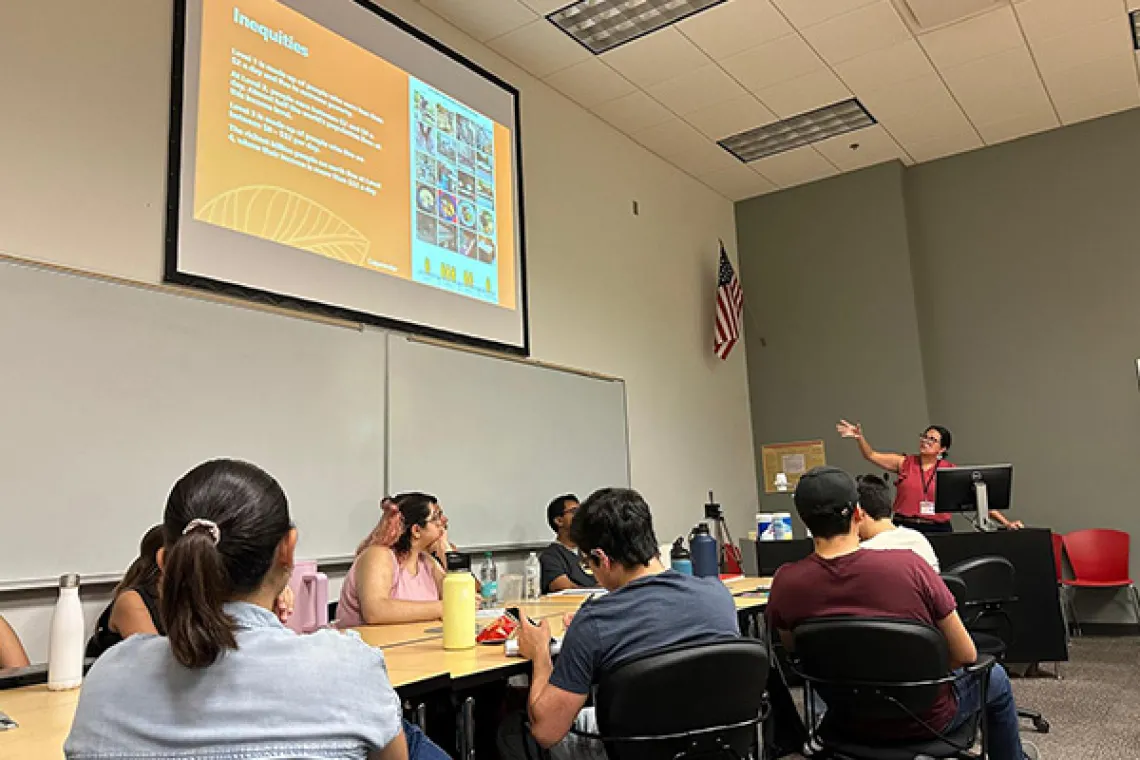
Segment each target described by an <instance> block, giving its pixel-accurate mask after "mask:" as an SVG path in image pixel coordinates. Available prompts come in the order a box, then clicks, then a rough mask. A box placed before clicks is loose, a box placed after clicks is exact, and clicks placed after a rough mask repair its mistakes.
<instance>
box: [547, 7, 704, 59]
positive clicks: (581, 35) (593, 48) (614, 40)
mask: <svg viewBox="0 0 1140 760" xmlns="http://www.w3.org/2000/svg"><path fill="white" fill-rule="evenodd" d="M723 2H725V0H578V2H576V3H574V4H572V5H568V6H566V7H565V8H562V9H561V10H557V11H554V13H551V14H550V15H549V16H547V17H546V18H548V19H549V20H550V22H551V23H552V24H554V25H555V26H557V27H558V28H559V29H561V30H562V31H564V32H566V33H567V34H569V35H570V36H571V37H573V38H574V39H576V40H577V41H578V42H580V43H582V44H583V45H585V46H586V48H587V49H588V50H590V52H592V53H594V54H595V55H597V54H599V53H604V52H605V51H607V50H613V49H614V48H616V47H617V46H618V45H624V44H625V43H627V42H631V41H633V40H635V39H637V38H638V37H642V36H644V35H646V34H649V33H650V32H655V31H657V30H658V29H661V28H662V27H666V26H669V25H670V24H675V23H676V22H678V21H680V20H681V19H683V18H686V17H688V16H692V15H693V14H694V13H700V12H701V11H703V10H705V9H707V8H711V7H713V6H714V5H720V4H721V3H723Z"/></svg>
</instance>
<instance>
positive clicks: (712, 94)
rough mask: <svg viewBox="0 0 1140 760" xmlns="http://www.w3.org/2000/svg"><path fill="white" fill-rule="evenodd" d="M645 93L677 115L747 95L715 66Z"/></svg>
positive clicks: (694, 72)
mask: <svg viewBox="0 0 1140 760" xmlns="http://www.w3.org/2000/svg"><path fill="white" fill-rule="evenodd" d="M647 91H648V92H649V94H650V95H651V96H653V98H654V99H655V100H656V101H657V102H659V103H661V105H663V106H665V107H666V108H669V109H671V110H672V111H673V112H674V113H678V114H680V113H685V112H687V111H695V110H696V109H698V108H703V107H705V106H710V105H713V104H714V103H719V102H721V101H725V100H730V99H732V98H736V97H742V96H744V95H747V94H748V92H747V91H746V90H745V89H744V88H743V87H741V86H740V85H739V84H737V83H736V80H734V79H733V78H732V77H730V76H729V75H728V74H725V73H724V69H722V68H721V67H720V66H717V65H716V64H715V63H710V64H708V65H706V66H701V67H699V68H695V69H693V70H692V71H688V72H686V73H684V74H682V75H681V76H678V77H674V78H672V79H668V80H666V81H664V82H661V83H660V84H655V85H653V86H652V87H650V88H648V90H647Z"/></svg>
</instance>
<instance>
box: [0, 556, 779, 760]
mask: <svg viewBox="0 0 1140 760" xmlns="http://www.w3.org/2000/svg"><path fill="white" fill-rule="evenodd" d="M770 583H771V579H770V578H743V579H739V580H734V581H726V583H725V585H726V586H728V588H729V590H730V591H732V592H733V594H742V593H748V592H753V591H757V590H759V589H760V587H761V586H764V587H766V586H767V585H768V584H770ZM583 601H584V599H583V597H577V596H558V597H544V598H542V599H540V600H538V601H533V602H524V603H520V604H517V605H514V604H508V605H505V606H518V607H520V608H521V609H522V611H523V612H524V613H525V614H527V615H529V616H530V617H532V618H535V619H540V618H545V619H547V620H549V621H550V627H551V633H553V634H554V635H556V636H558V635H561V634H562V633H563V630H564V628H563V624H562V616H563V615H564V614H565V613H567V612H573V611H574V610H576V609H578V608H579V607H580V606H581V605H582V603H583ZM735 601H736V607H737V609H738V610H752V609H756V608H759V607H762V606H763V605H764V603H765V601H766V595H765V596H736V597H735ZM439 625H440V623H439V622H438V621H437V622H427V623H407V624H403V625H394V626H364V627H362V628H359V629H356V630H358V632H359V633H360V635H361V637H362V638H363V639H364V640H365V641H366V642H367V643H368V644H371V645H372V646H375V647H380V648H382V649H383V650H384V658H385V660H386V661H387V663H388V677H389V678H390V679H391V681H392V685H393V686H395V687H396V688H397V689H401V688H404V687H408V686H411V685H413V684H416V683H421V682H425V681H430V680H432V679H435V678H438V677H442V676H450V678H451V679H452V680H453V681H462V680H463V679H467V678H472V677H477V676H480V675H483V674H485V675H487V676H488V677H489V678H493V677H494V672H495V671H498V670H509V669H514V668H520V667H524V663H523V661H522V660H521V659H519V658H518V657H507V656H506V654H505V652H504V650H503V647H502V646H501V645H495V646H491V645H487V646H484V645H476V646H475V648H474V649H467V650H462V651H455V652H449V651H445V650H444V648H443V641H442V634H441V633H437V632H436V629H437V628H438V627H439ZM78 702H79V690H78V689H75V690H72V691H59V692H53V691H48V689H47V687H46V686H25V687H23V688H19V689H9V690H0V712H4V713H7V715H8V716H9V717H11V718H12V719H13V720H15V721H16V722H17V723H19V724H20V727H19V728H15V729H12V730H9V731H0V758H5V759H6V758H19V759H20V760H25V759H26V760H40V758H59V757H61V756H62V753H63V743H64V741H65V740H66V738H67V734H68V732H69V731H70V730H71V721H72V719H73V718H74V717H75V707H76V705H77V704H78Z"/></svg>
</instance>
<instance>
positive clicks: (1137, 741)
mask: <svg viewBox="0 0 1140 760" xmlns="http://www.w3.org/2000/svg"><path fill="white" fill-rule="evenodd" d="M1069 658H1070V659H1069V662H1065V663H1061V680H1055V679H1052V678H1014V679H1013V693H1014V697H1015V699H1016V700H1017V704H1018V706H1019V707H1024V708H1028V709H1033V710H1038V711H1040V712H1041V713H1042V714H1043V716H1044V717H1045V718H1046V719H1047V720H1048V721H1049V723H1050V726H1051V727H1050V731H1049V733H1048V734H1039V733H1037V732H1035V731H1034V730H1033V728H1032V724H1031V723H1030V722H1029V721H1028V720H1024V719H1023V720H1022V733H1021V736H1022V738H1023V739H1024V740H1026V741H1030V742H1033V743H1034V744H1036V745H1037V748H1038V750H1039V751H1040V753H1041V758H1042V760H1100V759H1101V758H1105V759H1109V758H1111V759H1112V760H1140V637H1137V636H1131V637H1127V638H1107V637H1083V638H1074V639H1073V640H1072V641H1071V642H1070V646H1069ZM1046 667H1047V668H1048V669H1049V670H1052V668H1053V665H1052V663H1049V664H1048V665H1047V666H1046ZM793 694H794V696H795V698H796V702H797V703H799V701H800V700H799V695H800V693H799V690H798V689H796V690H794V691H793ZM792 757H796V758H798V757H799V756H798V755H793V756H792Z"/></svg>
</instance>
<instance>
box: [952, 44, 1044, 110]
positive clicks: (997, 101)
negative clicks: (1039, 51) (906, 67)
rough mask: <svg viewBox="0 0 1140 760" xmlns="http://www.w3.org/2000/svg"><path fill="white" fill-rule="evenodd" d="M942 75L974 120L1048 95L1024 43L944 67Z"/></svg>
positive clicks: (1019, 107)
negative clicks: (1020, 45) (984, 56)
mask: <svg viewBox="0 0 1140 760" xmlns="http://www.w3.org/2000/svg"><path fill="white" fill-rule="evenodd" d="M942 78H943V79H945V80H946V84H947V85H948V86H949V87H950V91H951V92H952V93H954V97H955V98H956V99H957V100H958V102H959V103H960V104H961V105H962V108H964V109H965V110H966V113H967V114H968V115H969V116H970V119H971V120H972V121H974V122H975V123H977V122H978V121H996V120H998V119H1000V118H1003V116H1004V115H1008V114H1010V113H1022V112H1025V111H1027V110H1029V108H1030V106H1031V105H1032V104H1031V103H1030V102H1029V101H1030V100H1031V99H1035V98H1036V99H1041V98H1044V99H1046V100H1047V99H1048V98H1047V95H1046V94H1045V88H1044V86H1043V85H1042V83H1041V77H1040V75H1039V74H1038V73H1037V67H1036V66H1034V65H1033V59H1032V57H1030V55H1029V49H1028V48H1026V47H1021V48H1014V49H1012V50H1007V51H1005V52H1003V53H998V54H996V55H991V56H988V57H986V58H979V59H978V60H974V61H970V62H968V63H964V64H962V65H960V66H954V67H953V68H948V69H943V70H942ZM1018 98H1020V100H1017V99H1018ZM991 114H1001V116H993V115H991Z"/></svg>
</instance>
